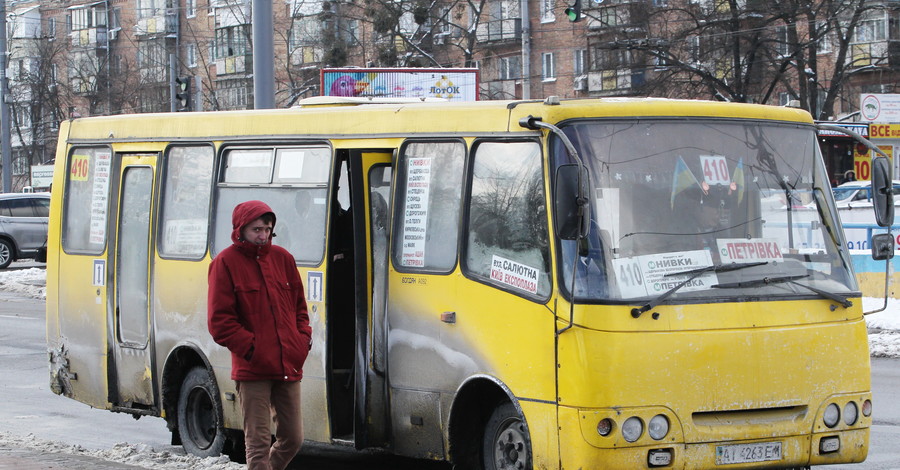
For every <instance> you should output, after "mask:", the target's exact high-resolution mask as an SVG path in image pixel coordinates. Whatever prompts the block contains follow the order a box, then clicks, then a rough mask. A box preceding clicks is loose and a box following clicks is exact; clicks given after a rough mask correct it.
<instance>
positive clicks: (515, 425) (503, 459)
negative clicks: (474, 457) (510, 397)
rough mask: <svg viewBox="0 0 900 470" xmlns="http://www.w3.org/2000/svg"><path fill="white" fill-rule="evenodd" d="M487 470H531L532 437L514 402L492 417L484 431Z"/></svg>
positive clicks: (485, 468) (503, 405)
mask: <svg viewBox="0 0 900 470" xmlns="http://www.w3.org/2000/svg"><path fill="white" fill-rule="evenodd" d="M482 455H483V459H484V470H501V469H510V470H512V469H515V470H530V469H531V438H530V437H529V436H528V429H527V428H526V427H525V419H524V418H522V416H521V415H520V414H519V412H518V411H517V410H516V407H515V406H513V404H512V403H510V402H505V403H503V404H501V405H499V406H497V408H495V409H494V412H493V413H492V414H491V417H490V419H488V422H487V425H485V428H484V453H483V454H482Z"/></svg>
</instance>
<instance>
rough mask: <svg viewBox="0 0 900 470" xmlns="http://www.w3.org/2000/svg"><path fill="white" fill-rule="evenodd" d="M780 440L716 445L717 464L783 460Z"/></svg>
mask: <svg viewBox="0 0 900 470" xmlns="http://www.w3.org/2000/svg"><path fill="white" fill-rule="evenodd" d="M781 457H782V455H781V443H780V442H757V443H753V444H735V445H729V446H716V465H730V464H733V463H750V462H767V461H770V460H781Z"/></svg>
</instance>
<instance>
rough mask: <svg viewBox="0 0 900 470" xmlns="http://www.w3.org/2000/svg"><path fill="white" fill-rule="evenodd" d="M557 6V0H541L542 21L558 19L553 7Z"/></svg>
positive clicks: (547, 21)
mask: <svg viewBox="0 0 900 470" xmlns="http://www.w3.org/2000/svg"><path fill="white" fill-rule="evenodd" d="M554 8H556V0H541V23H549V22H552V21H556V15H554V14H553V9H554Z"/></svg>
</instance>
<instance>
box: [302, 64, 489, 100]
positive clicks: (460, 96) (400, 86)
mask: <svg viewBox="0 0 900 470" xmlns="http://www.w3.org/2000/svg"><path fill="white" fill-rule="evenodd" d="M320 75H321V81H320V85H321V90H322V96H351V97H378V98H442V99H445V100H447V101H475V100H477V99H478V69H474V68H471V69H470V68H458V69H438V68H435V69H423V68H378V69H375V68H335V69H322V71H321V74H320Z"/></svg>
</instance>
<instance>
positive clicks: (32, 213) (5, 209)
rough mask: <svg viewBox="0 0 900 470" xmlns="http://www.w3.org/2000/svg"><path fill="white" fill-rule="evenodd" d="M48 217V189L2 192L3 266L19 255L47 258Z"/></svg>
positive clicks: (0, 263)
mask: <svg viewBox="0 0 900 470" xmlns="http://www.w3.org/2000/svg"><path fill="white" fill-rule="evenodd" d="M49 217H50V194H49V193H2V194H0V269H4V268H6V267H8V266H9V264H10V263H12V262H13V261H15V260H17V259H22V258H37V259H39V260H40V259H41V258H43V259H46V253H47V220H48V219H49Z"/></svg>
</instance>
